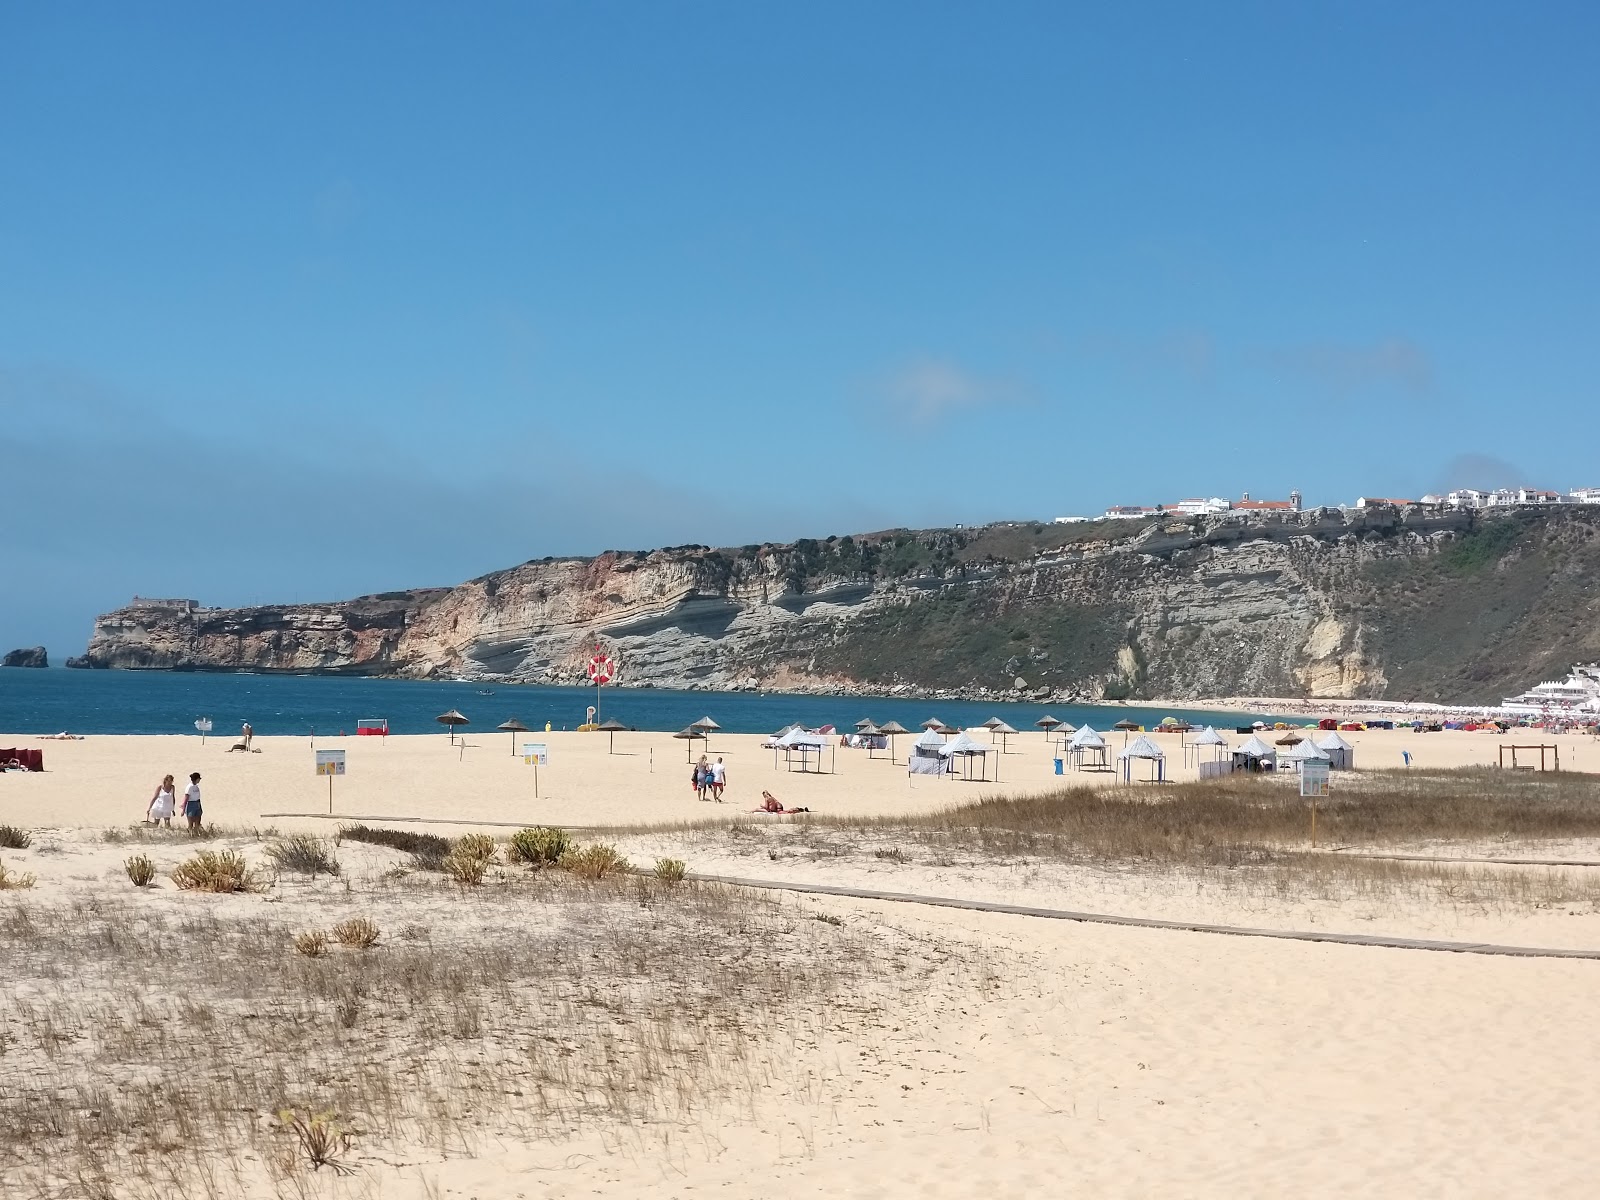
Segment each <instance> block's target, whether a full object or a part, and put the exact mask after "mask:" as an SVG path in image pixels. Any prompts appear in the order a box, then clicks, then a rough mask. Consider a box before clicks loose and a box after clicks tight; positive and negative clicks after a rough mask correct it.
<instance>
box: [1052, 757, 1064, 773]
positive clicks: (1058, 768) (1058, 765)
mask: <svg viewBox="0 0 1600 1200" xmlns="http://www.w3.org/2000/svg"><path fill="white" fill-rule="evenodd" d="M1054 762H1055V764H1056V774H1057V775H1065V774H1066V771H1065V770H1064V769H1063V767H1062V764H1061V760H1060V759H1059V758H1058V759H1055V760H1054Z"/></svg>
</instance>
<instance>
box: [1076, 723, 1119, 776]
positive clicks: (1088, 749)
mask: <svg viewBox="0 0 1600 1200" xmlns="http://www.w3.org/2000/svg"><path fill="white" fill-rule="evenodd" d="M1067 757H1068V758H1070V759H1071V760H1072V769H1073V770H1075V771H1109V770H1110V769H1111V759H1110V757H1109V755H1108V752H1107V750H1106V740H1105V738H1103V737H1101V736H1100V735H1099V734H1098V733H1096V732H1095V731H1094V727H1093V726H1092V725H1085V726H1084V727H1083V728H1082V729H1080V730H1078V732H1077V733H1075V734H1073V735H1072V737H1071V739H1070V740H1069V741H1068V742H1067Z"/></svg>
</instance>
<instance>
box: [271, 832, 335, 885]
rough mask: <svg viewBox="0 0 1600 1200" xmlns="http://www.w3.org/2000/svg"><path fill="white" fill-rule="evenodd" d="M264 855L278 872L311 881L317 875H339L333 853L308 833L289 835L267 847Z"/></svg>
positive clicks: (317, 838)
mask: <svg viewBox="0 0 1600 1200" xmlns="http://www.w3.org/2000/svg"><path fill="white" fill-rule="evenodd" d="M265 853H266V856H267V857H268V858H270V859H271V860H272V864H273V866H275V867H277V868H278V869H279V870H280V871H292V872H294V873H295V874H297V875H309V876H311V878H313V879H315V878H316V877H317V876H318V875H337V874H338V873H339V860H338V859H337V858H335V857H334V856H333V852H332V851H331V850H329V849H328V847H327V845H326V844H324V842H323V840H322V839H321V838H319V837H312V836H311V835H310V834H308V833H295V834H290V835H289V836H288V837H286V838H284V839H283V840H282V841H278V842H274V843H273V844H272V845H270V846H268V847H267V849H266V851H265Z"/></svg>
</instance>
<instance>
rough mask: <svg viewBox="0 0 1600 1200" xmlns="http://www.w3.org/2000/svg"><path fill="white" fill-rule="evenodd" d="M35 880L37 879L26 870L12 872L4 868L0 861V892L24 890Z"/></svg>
mask: <svg viewBox="0 0 1600 1200" xmlns="http://www.w3.org/2000/svg"><path fill="white" fill-rule="evenodd" d="M37 882H38V880H36V879H35V878H34V877H33V876H32V875H29V874H27V873H26V872H18V873H17V874H12V873H11V872H10V871H8V870H6V865H5V863H0V892H16V891H25V890H26V889H28V888H31V887H32V886H33V885H34V884H35V883H37Z"/></svg>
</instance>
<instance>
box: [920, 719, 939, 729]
mask: <svg viewBox="0 0 1600 1200" xmlns="http://www.w3.org/2000/svg"><path fill="white" fill-rule="evenodd" d="M944 727H945V725H944V722H943V721H941V720H939V718H938V717H929V718H928V719H927V720H926V721H924V722H923V723H922V724H921V726H919V728H922V729H943V728H944Z"/></svg>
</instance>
